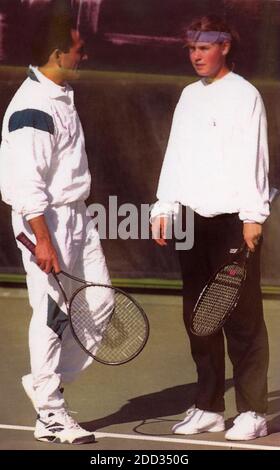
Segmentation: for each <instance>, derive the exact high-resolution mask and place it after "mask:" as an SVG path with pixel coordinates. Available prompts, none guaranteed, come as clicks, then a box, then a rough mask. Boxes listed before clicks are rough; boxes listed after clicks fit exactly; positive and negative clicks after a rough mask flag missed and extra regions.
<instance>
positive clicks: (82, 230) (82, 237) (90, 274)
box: [12, 202, 110, 410]
mask: <svg viewBox="0 0 280 470" xmlns="http://www.w3.org/2000/svg"><path fill="white" fill-rule="evenodd" d="M45 218H46V222H47V225H48V227H49V231H50V234H51V236H52V240H53V244H54V246H55V248H56V250H57V253H58V256H59V261H60V264H61V268H62V269H63V270H64V271H66V272H69V273H70V274H73V275H75V276H77V277H81V278H83V279H86V280H89V281H93V282H98V283H104V284H109V283H110V279H109V274H108V270H107V267H106V262H105V258H104V255H103V251H102V248H101V244H100V239H99V235H98V233H97V231H96V230H95V229H94V228H93V227H91V229H90V230H87V226H88V223H89V221H90V219H89V217H87V216H86V206H85V204H84V203H83V202H76V203H71V204H68V205H65V206H61V207H50V208H49V209H48V210H47V211H46V213H45ZM12 222H13V229H14V233H15V236H16V235H18V234H19V233H20V232H21V231H23V232H24V233H26V235H27V236H29V237H30V238H31V239H32V240H33V241H34V243H35V238H34V236H33V234H32V231H31V229H30V226H29V224H28V222H26V221H25V220H24V219H23V218H22V217H21V216H20V215H18V214H16V213H13V214H12ZM18 247H19V248H20V250H21V251H22V259H23V264H24V268H25V270H26V273H27V277H26V280H27V287H28V293H29V301H30V304H31V307H32V309H33V315H32V319H31V322H30V329H29V348H30V360H31V373H32V376H33V386H34V390H35V396H36V406H37V407H38V408H39V409H44V410H49V409H60V408H62V407H64V399H63V396H62V394H61V393H60V391H59V388H60V384H61V383H62V382H64V383H67V382H71V381H72V380H74V379H75V378H76V376H77V375H78V374H79V372H80V371H82V370H83V369H85V368H86V367H87V366H88V365H89V364H91V362H92V358H91V357H89V356H88V355H87V354H85V353H84V352H83V350H82V349H81V348H80V346H79V345H78V344H77V343H76V341H75V340H74V338H73V336H72V333H71V330H70V327H69V324H68V322H67V317H66V308H65V305H64V302H63V299H62V295H61V293H60V291H59V288H58V286H57V285H56V282H55V280H54V279H53V277H52V276H51V275H47V274H45V273H44V272H43V271H41V270H40V268H39V267H38V266H37V264H36V262H35V259H34V257H33V256H32V255H31V254H30V253H29V251H28V250H27V249H26V248H25V247H24V246H23V245H21V244H20V243H18ZM64 280H65V278H63V281H64ZM68 289H69V290H70V291H71V286H70V285H69V286H68V287H67V286H66V292H67V290H68Z"/></svg>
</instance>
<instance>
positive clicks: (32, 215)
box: [24, 211, 44, 221]
mask: <svg viewBox="0 0 280 470" xmlns="http://www.w3.org/2000/svg"><path fill="white" fill-rule="evenodd" d="M40 215H44V212H42V211H40V212H39V211H38V212H32V213H31V214H24V218H25V220H27V221H29V220H32V219H35V217H40Z"/></svg>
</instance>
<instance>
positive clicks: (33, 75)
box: [27, 65, 73, 99]
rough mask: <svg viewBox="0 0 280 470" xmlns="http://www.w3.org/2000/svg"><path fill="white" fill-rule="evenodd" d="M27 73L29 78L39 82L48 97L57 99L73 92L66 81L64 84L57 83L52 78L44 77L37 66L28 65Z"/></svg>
mask: <svg viewBox="0 0 280 470" xmlns="http://www.w3.org/2000/svg"><path fill="white" fill-rule="evenodd" d="M27 75H28V77H29V78H30V79H31V80H33V81H35V82H38V83H40V84H41V85H42V86H43V88H44V90H45V91H46V92H47V94H48V95H49V97H50V98H53V99H58V98H61V97H65V96H67V95H69V92H70V93H71V92H72V93H73V89H72V87H71V86H70V85H69V84H68V83H67V84H66V85H65V86H60V85H57V84H56V83H54V82H53V81H52V80H50V79H49V78H47V77H45V75H44V74H42V73H41V72H40V71H39V70H38V67H33V66H32V65H29V69H28V72H27Z"/></svg>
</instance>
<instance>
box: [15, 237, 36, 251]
mask: <svg viewBox="0 0 280 470" xmlns="http://www.w3.org/2000/svg"><path fill="white" fill-rule="evenodd" d="M16 239H17V240H18V241H19V242H20V243H22V244H23V245H24V246H25V247H26V248H27V249H28V250H29V251H30V252H31V253H32V255H34V256H35V248H36V245H34V243H33V242H32V241H31V240H30V238H28V237H27V236H26V235H25V233H23V232H21V233H20V234H19V235H18V236H17V237H16Z"/></svg>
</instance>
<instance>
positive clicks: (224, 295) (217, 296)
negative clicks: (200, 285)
mask: <svg viewBox="0 0 280 470" xmlns="http://www.w3.org/2000/svg"><path fill="white" fill-rule="evenodd" d="M250 254H251V252H250V250H249V248H248V247H247V246H245V245H242V247H241V249H240V250H239V251H238V253H237V254H236V257H235V259H234V260H233V261H231V262H230V263H228V264H225V265H223V266H222V267H221V268H220V269H219V270H218V271H217V272H216V273H215V274H214V276H213V277H212V278H211V279H210V280H209V282H208V283H207V284H206V286H205V287H204V289H203V291H202V292H201V294H200V296H199V298H198V301H197V302H196V305H195V307H194V310H193V313H192V317H191V324H190V329H191V332H192V333H193V334H195V335H196V336H210V335H213V334H214V333H216V332H217V331H218V330H220V329H221V328H222V326H223V325H224V324H225V322H226V320H227V319H228V317H229V316H230V315H231V313H232V312H233V310H234V309H235V308H236V306H237V304H238V301H239V299H240V295H241V293H242V290H243V287H244V283H245V280H246V275H247V263H248V260H249V257H250Z"/></svg>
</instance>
